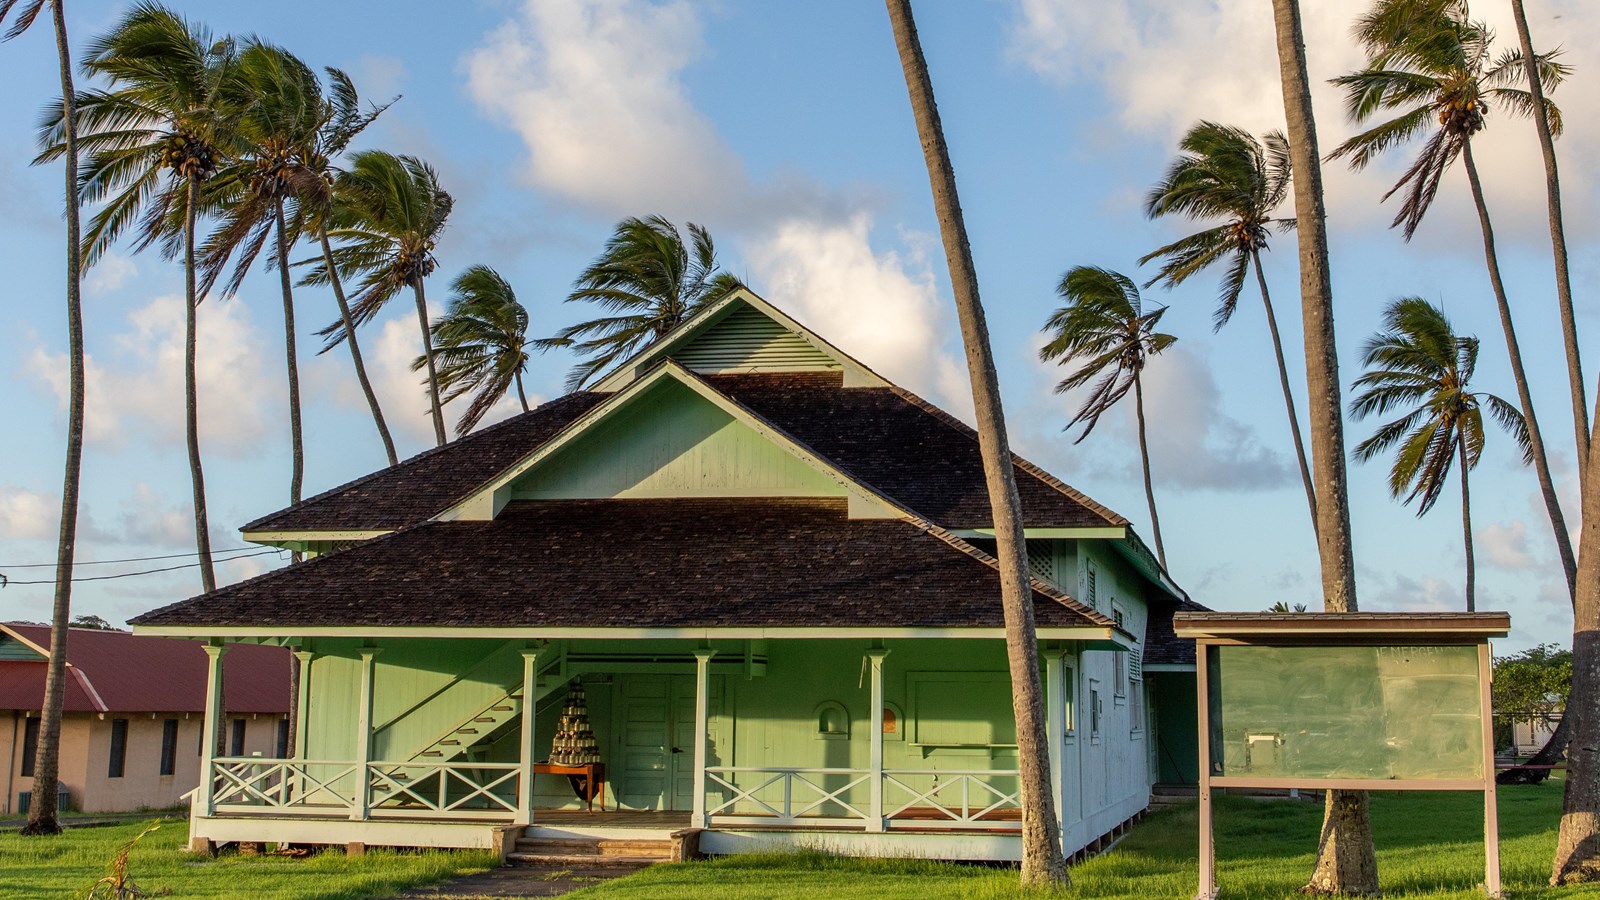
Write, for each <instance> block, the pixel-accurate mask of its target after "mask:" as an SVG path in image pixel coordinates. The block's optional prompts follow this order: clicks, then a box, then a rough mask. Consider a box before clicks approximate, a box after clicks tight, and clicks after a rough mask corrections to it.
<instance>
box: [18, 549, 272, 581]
mask: <svg viewBox="0 0 1600 900" xmlns="http://www.w3.org/2000/svg"><path fill="white" fill-rule="evenodd" d="M281 552H283V551H280V550H278V549H276V548H270V549H267V550H262V551H260V552H258V553H247V554H245V555H244V556H232V557H229V558H227V559H219V560H216V562H233V561H234V560H236V559H249V558H250V557H252V556H266V555H267V554H268V553H281ZM199 565H200V563H197V562H193V563H185V564H183V565H181V566H165V567H163V568H160V569H145V570H144V571H142V572H122V573H119V574H116V575H89V576H85V577H83V578H74V579H72V581H73V583H74V584H76V583H77V582H80V581H110V580H111V579H113V578H133V577H134V576H136V575H154V574H156V573H157V572H176V571H178V570H179V569H193V568H195V567H196V566H199ZM55 583H56V580H55V579H54V578H46V579H43V580H40V581H10V580H8V579H6V578H5V576H3V575H0V587H5V586H7V585H12V584H55Z"/></svg>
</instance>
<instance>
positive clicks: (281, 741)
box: [276, 719, 289, 759]
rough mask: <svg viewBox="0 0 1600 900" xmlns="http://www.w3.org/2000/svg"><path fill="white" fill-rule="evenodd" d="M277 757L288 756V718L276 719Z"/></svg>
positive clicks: (283, 757) (284, 757)
mask: <svg viewBox="0 0 1600 900" xmlns="http://www.w3.org/2000/svg"><path fill="white" fill-rule="evenodd" d="M276 749H277V755H278V759H288V758H289V720H288V719H279V720H278V742H277V745H276Z"/></svg>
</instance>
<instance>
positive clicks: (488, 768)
mask: <svg viewBox="0 0 1600 900" xmlns="http://www.w3.org/2000/svg"><path fill="white" fill-rule="evenodd" d="M520 776H521V766H519V765H518V764H516V763H485V762H459V761H458V762H414V761H413V762H369V763H367V764H365V765H362V764H360V763H356V762H350V761H347V760H337V761H334V760H300V759H264V758H261V757H255V756H251V757H224V758H218V759H215V760H213V761H212V765H211V798H212V806H213V808H214V810H215V811H216V812H218V813H221V814H224V815H255V816H352V815H356V814H357V812H358V810H359V809H360V808H361V807H363V806H364V807H365V808H366V810H367V815H368V817H370V818H375V819H377V818H427V819H488V820H494V821H509V820H511V819H513V818H515V816H516V813H517V802H516V798H517V788H518V782H519V780H520ZM358 791H360V792H364V796H363V795H358ZM363 800H364V801H365V802H364V803H363V802H361V801H363Z"/></svg>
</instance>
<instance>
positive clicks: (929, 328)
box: [746, 214, 972, 409]
mask: <svg viewBox="0 0 1600 900" xmlns="http://www.w3.org/2000/svg"><path fill="white" fill-rule="evenodd" d="M871 225H872V223H871V220H870V218H869V217H868V216H867V215H866V214H858V215H856V216H855V217H853V218H852V219H850V220H849V221H848V222H844V223H827V222H818V221H814V220H809V219H791V220H789V221H786V222H783V223H781V224H780V225H778V226H777V228H776V229H775V230H774V231H773V232H772V234H771V236H770V237H768V238H767V239H765V240H763V241H760V242H758V243H757V244H756V245H755V246H753V247H751V248H750V249H749V251H748V252H747V254H746V256H747V257H748V259H749V261H750V265H751V274H752V276H753V279H752V280H753V282H754V283H755V284H757V285H759V286H760V290H761V291H762V293H763V295H764V296H766V297H767V298H768V299H770V300H772V301H773V302H774V303H776V304H777V305H778V306H779V307H781V308H783V309H785V310H788V311H790V312H791V313H793V314H794V316H795V318H797V319H799V320H800V321H801V322H803V323H805V325H806V326H807V327H809V328H813V329H814V330H816V331H817V333H818V334H821V335H823V336H824V337H825V338H827V340H829V341H830V342H832V343H833V344H835V345H836V346H838V347H839V348H840V349H841V350H843V351H845V352H846V353H848V354H850V355H851V356H854V357H856V358H857V359H859V360H860V361H861V362H862V363H864V364H865V365H867V366H868V367H869V368H872V369H874V370H875V371H877V372H879V373H880V374H882V375H883V376H884V377H885V378H888V379H889V380H890V381H892V382H895V383H897V384H901V385H904V386H905V387H907V388H909V389H911V390H913V391H916V392H918V393H922V394H927V395H929V396H932V397H935V398H936V399H938V400H939V401H940V402H941V403H944V404H947V405H950V406H952V407H953V408H956V409H968V408H970V407H971V404H972V398H971V394H970V392H968V391H967V389H966V379H965V374H966V373H965V370H964V369H962V368H960V366H959V364H958V363H957V360H956V357H955V356H954V355H953V354H952V353H950V352H949V350H948V349H947V348H946V347H945V344H946V340H947V338H948V336H949V335H950V334H951V328H950V322H949V320H950V316H949V315H948V310H947V306H946V300H945V299H944V297H943V296H942V295H941V294H940V293H939V292H938V290H937V288H936V287H935V282H934V276H933V271H932V269H931V268H930V266H929V259H928V257H927V256H926V255H925V254H923V253H922V252H920V251H915V250H914V251H913V252H912V253H911V254H909V255H902V254H900V253H896V252H893V251H886V250H875V249H874V248H873V246H872V239H871ZM910 243H911V245H912V246H913V247H914V248H915V247H920V246H922V244H923V243H924V242H923V241H921V240H919V239H917V238H916V236H913V237H912V240H911V241H910Z"/></svg>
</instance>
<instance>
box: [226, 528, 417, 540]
mask: <svg viewBox="0 0 1600 900" xmlns="http://www.w3.org/2000/svg"><path fill="white" fill-rule="evenodd" d="M393 530H394V529H392V528H374V529H369V530H349V531H243V532H240V536H241V537H243V538H244V539H245V540H247V541H249V542H250V543H252V544H275V543H303V542H305V541H366V540H371V539H372V538H375V537H383V536H384V535H386V534H388V533H389V532H391V531H393Z"/></svg>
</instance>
